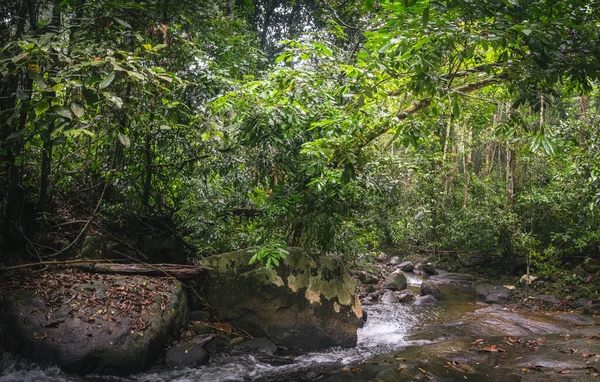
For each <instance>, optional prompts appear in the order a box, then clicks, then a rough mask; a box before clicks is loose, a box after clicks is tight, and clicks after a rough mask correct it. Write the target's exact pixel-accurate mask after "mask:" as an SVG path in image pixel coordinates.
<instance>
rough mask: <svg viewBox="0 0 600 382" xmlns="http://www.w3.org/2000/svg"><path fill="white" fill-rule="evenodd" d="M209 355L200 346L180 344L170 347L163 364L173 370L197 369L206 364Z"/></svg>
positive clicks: (188, 343) (187, 343)
mask: <svg viewBox="0 0 600 382" xmlns="http://www.w3.org/2000/svg"><path fill="white" fill-rule="evenodd" d="M208 360H209V355H208V352H207V351H206V350H204V348H203V347H202V346H200V345H197V344H194V343H192V342H182V343H178V344H175V345H173V346H171V348H170V349H169V350H167V354H166V355H165V362H166V363H167V365H169V366H170V367H173V368H175V369H183V368H185V367H198V366H202V365H205V364H206V363H208Z"/></svg>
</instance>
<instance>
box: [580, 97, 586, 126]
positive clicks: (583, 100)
mask: <svg viewBox="0 0 600 382" xmlns="http://www.w3.org/2000/svg"><path fill="white" fill-rule="evenodd" d="M587 104H588V97H587V96H586V95H583V94H582V95H581V121H582V122H586V121H587V116H586V112H587Z"/></svg>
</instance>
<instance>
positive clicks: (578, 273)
mask: <svg viewBox="0 0 600 382" xmlns="http://www.w3.org/2000/svg"><path fill="white" fill-rule="evenodd" d="M571 275H573V276H575V277H579V278H582V279H585V278H586V277H587V276H588V273H587V272H586V270H585V269H583V268H582V267H575V268H573V270H572V271H571Z"/></svg>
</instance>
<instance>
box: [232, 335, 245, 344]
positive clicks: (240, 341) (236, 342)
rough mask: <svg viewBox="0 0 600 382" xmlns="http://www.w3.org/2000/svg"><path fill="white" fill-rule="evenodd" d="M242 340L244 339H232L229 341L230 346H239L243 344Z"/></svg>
mask: <svg viewBox="0 0 600 382" xmlns="http://www.w3.org/2000/svg"><path fill="white" fill-rule="evenodd" d="M244 340H245V338H244V337H235V338H234V339H232V340H231V342H230V345H231V346H235V345H237V344H241V343H242V342H244Z"/></svg>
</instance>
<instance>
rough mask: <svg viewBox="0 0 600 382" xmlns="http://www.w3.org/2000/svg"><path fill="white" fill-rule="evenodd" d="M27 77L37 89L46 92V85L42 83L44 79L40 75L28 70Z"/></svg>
mask: <svg viewBox="0 0 600 382" xmlns="http://www.w3.org/2000/svg"><path fill="white" fill-rule="evenodd" d="M27 74H28V75H29V78H31V79H32V80H33V83H34V84H35V85H36V86H37V87H39V88H40V89H42V90H48V85H47V84H46V81H44V77H42V75H41V74H39V73H37V72H35V71H33V70H30V71H28V73H27Z"/></svg>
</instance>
